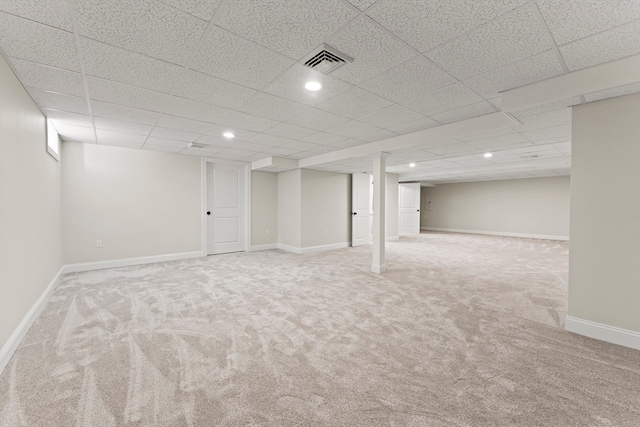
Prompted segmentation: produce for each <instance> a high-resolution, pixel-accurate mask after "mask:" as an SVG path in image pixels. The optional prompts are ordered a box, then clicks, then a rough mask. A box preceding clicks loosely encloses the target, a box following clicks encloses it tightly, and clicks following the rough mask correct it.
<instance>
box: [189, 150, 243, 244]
mask: <svg viewBox="0 0 640 427" xmlns="http://www.w3.org/2000/svg"><path fill="white" fill-rule="evenodd" d="M201 159H202V160H201V162H200V180H201V185H200V188H201V189H202V192H201V193H200V216H201V221H202V248H201V251H202V256H205V257H206V256H208V252H209V251H208V248H209V246H208V245H207V241H208V237H207V236H208V233H207V229H208V226H207V194H208V191H207V190H208V182H207V181H208V180H207V167H209V164H211V165H214V164H222V165H233V166H242V167H244V175H245V176H244V182H245V185H244V187H245V188H244V193H245V194H244V197H245V204H244V205H245V212H244V231H245V233H244V236H245V242H244V251H245V252H249V251H250V250H251V164H250V163H244V162H234V161H231V160H217V159H213V158H205V157H201Z"/></svg>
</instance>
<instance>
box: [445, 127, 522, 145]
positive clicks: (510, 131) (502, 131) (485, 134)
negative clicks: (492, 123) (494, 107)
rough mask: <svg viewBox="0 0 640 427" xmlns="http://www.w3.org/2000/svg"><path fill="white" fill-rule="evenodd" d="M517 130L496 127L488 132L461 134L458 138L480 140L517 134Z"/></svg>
mask: <svg viewBox="0 0 640 427" xmlns="http://www.w3.org/2000/svg"><path fill="white" fill-rule="evenodd" d="M515 134H517V132H516V131H515V130H513V129H511V128H502V129H495V130H491V131H488V132H480V133H474V134H471V135H465V136H460V137H458V138H457V139H458V140H459V141H462V142H470V141H478V140H480V139H489V138H495V137H498V136H505V135H515Z"/></svg>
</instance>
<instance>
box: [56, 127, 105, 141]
mask: <svg viewBox="0 0 640 427" xmlns="http://www.w3.org/2000/svg"><path fill="white" fill-rule="evenodd" d="M54 127H55V128H56V131H58V134H59V135H60V138H61V139H63V140H65V141H78V142H90V143H95V142H96V135H95V132H94V131H93V128H92V127H84V126H75V125H70V124H68V123H54Z"/></svg>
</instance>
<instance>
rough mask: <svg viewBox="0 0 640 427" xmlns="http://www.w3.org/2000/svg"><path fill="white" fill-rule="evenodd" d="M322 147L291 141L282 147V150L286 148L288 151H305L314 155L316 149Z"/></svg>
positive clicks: (310, 143)
mask: <svg viewBox="0 0 640 427" xmlns="http://www.w3.org/2000/svg"><path fill="white" fill-rule="evenodd" d="M321 147H323V146H322V145H320V144H314V143H312V142H304V141H292V142H288V143H286V144H284V145H282V148H288V149H290V150H298V151H307V152H311V153H315V152H316V151H315V150H317V149H319V148H321Z"/></svg>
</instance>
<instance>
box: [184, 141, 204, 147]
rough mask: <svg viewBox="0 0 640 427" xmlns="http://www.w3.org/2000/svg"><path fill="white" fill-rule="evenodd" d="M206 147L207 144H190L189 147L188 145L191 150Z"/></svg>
mask: <svg viewBox="0 0 640 427" xmlns="http://www.w3.org/2000/svg"><path fill="white" fill-rule="evenodd" d="M206 146H207V145H206V144H198V143H197V142H190V143H189V145H187V147H189V148H204V147H206Z"/></svg>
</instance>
